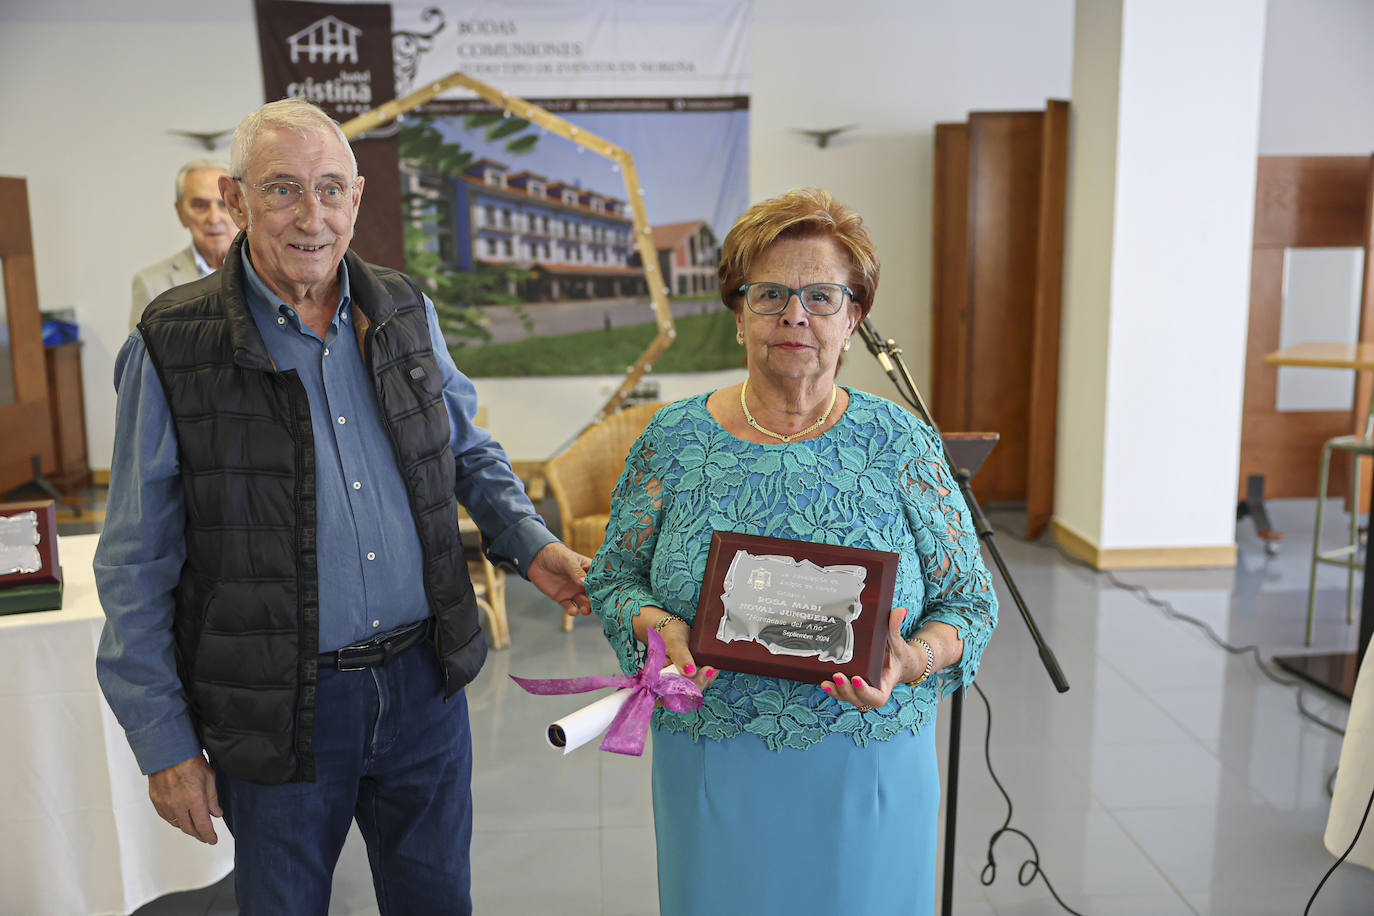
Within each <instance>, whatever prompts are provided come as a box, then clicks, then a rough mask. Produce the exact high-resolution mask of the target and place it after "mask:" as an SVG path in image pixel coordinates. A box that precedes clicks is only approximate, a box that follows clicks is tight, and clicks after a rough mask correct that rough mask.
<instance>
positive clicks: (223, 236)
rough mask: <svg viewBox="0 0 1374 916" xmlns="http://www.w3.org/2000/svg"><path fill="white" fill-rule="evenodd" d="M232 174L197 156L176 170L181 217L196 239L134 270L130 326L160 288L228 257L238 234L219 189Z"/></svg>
mask: <svg viewBox="0 0 1374 916" xmlns="http://www.w3.org/2000/svg"><path fill="white" fill-rule="evenodd" d="M228 174H229V171H228V169H226V168H225V167H224V166H223V165H221V164H220V163H218V162H216V161H215V160H213V159H193V160H192V161H190V162H188V163H186V164H185V165H183V166H182V167H181V168H180V169H179V170H178V171H177V179H176V191H177V197H176V211H177V219H179V220H181V224H182V225H183V226H185V227H186V228H187V229H188V230H190V232H191V244H190V245H188V246H187V247H186V248H183V249H182V250H181V251H178V252H177V253H176V254H174V255H172V256H171V257H170V258H167V259H165V260H162V261H158V262H157V263H156V264H153V265H152V266H150V267H145V268H143V269H142V270H140V271H139V272H138V273H136V274H134V303H133V309H132V310H131V312H130V315H129V327H130V329H132V328H134V327H136V326H137V325H138V319H140V318H142V317H143V310H144V309H145V308H147V307H148V303H150V302H152V301H153V300H154V299H156V298H157V297H158V296H159V295H160V294H162V293H164V292H166V291H167V290H169V289H171V288H172V287H173V286H180V285H181V284H183V283H190V282H191V281H192V280H198V279H200V278H201V277H204V276H206V275H207V274H210V273H212V272H214V271H216V270H219V267H220V265H221V264H223V263H224V256H225V255H226V254H228V252H229V244H230V243H231V242H233V241H234V236H235V235H237V234H238V229H237V227H235V226H234V221H233V220H232V219H230V217H229V208H228V207H226V206H225V205H224V199H223V198H222V197H220V193H219V180H220V178H222V177H226V176H228Z"/></svg>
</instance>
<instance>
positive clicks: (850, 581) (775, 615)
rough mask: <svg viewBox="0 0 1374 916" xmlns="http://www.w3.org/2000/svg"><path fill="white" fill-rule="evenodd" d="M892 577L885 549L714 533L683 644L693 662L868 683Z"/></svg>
mask: <svg viewBox="0 0 1374 916" xmlns="http://www.w3.org/2000/svg"><path fill="white" fill-rule="evenodd" d="M896 579H897V554H895V553H887V552H884V551H880V550H867V549H864V548H860V547H838V546H835V545H833V544H815V543H812V542H810V541H793V540H787V539H784V538H770V537H761V536H757V535H747V534H737V533H734V532H729V531H717V532H715V533H714V534H712V535H711V550H710V553H709V554H708V555H707V559H706V575H705V578H704V579H703V581H702V587H701V598H700V600H699V601H698V602H697V616H696V620H695V621H694V623H693V625H692V633H691V637H690V639H689V641H688V647H689V648H690V649H691V651H692V658H693V659H694V660H695V661H696V663H697V665H699V666H700V665H712V666H714V667H716V668H721V669H723V670H726V671H740V672H744V673H747V674H761V675H766V676H768V677H780V678H786V679H788V680H793V681H803V682H806V683H816V684H819V683H820V682H821V681H823V680H826V679H828V678H830V677H831V676H832V675H834V674H835V673H836V672H840V673H842V674H844V675H846V676H847V677H862V678H863V679H864V680H865V681H867V682H868V683H869V684H877V683H878V682H879V681H880V680H881V678H882V670H883V661H884V657H885V654H886V649H887V627H888V617H889V614H890V613H891V611H892V592H893V587H894V584H895V582H896Z"/></svg>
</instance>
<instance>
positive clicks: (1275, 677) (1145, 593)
mask: <svg viewBox="0 0 1374 916" xmlns="http://www.w3.org/2000/svg"><path fill="white" fill-rule="evenodd" d="M1002 535H1006V536H1007V537H1010V538H1011V539H1012V540H1014V541H1020V542H1021V543H1022V544H1029V545H1030V546H1032V547H1039V548H1040V549H1042V550H1054V551H1056V552H1057V553H1058V554H1059V555H1060V556H1061V557H1063V558H1064V559H1065V560H1067V561H1068V562H1069V563H1070V564H1071V565H1073V566H1077V567H1079V568H1081V569H1085V570H1087V571H1088V572H1090V573H1092V574H1093V575H1094V576H1105V577H1106V579H1107V581H1108V582H1110V583H1111V584H1112V585H1114V586H1116V587H1117V588H1119V589H1121V590H1122V591H1127V592H1131V593H1132V594H1134V595H1135V596H1136V597H1137V598H1139V599H1140V600H1141V601H1144V602H1145V603H1146V604H1150V605H1153V606H1154V607H1157V608H1159V609H1160V611H1162V612H1163V613H1164V616H1166V617H1168V618H1170V619H1173V620H1179V621H1182V622H1183V623H1187V624H1191V625H1193V626H1195V627H1197V628H1198V629H1199V630H1201V631H1202V632H1203V635H1205V636H1206V637H1207V638H1208V639H1209V640H1211V641H1212V642H1213V643H1214V644H1215V645H1216V646H1218V647H1219V648H1221V649H1222V650H1224V651H1226V652H1228V653H1230V654H1231V655H1249V656H1251V657H1252V658H1253V659H1254V660H1255V666H1256V667H1257V668H1259V670H1260V673H1261V674H1263V675H1264V676H1265V677H1267V678H1269V680H1271V681H1273V682H1274V683H1276V684H1281V685H1283V686H1284V687H1296V688H1297V701H1298V714H1299V715H1301V716H1302V717H1303V718H1305V719H1310V720H1311V721H1313V722H1315V723H1316V724H1317V725H1320V726H1321V727H1322V728H1324V729H1326V730H1327V731H1331V732H1335V733H1336V734H1338V735H1344V734H1345V729H1343V728H1341V727H1340V726H1338V725H1332V724H1331V723H1330V722H1327V721H1326V720H1325V719H1323V718H1321V717H1320V716H1318V715H1317V714H1316V713H1313V712H1311V711H1310V710H1308V708H1307V707H1306V706H1304V705H1303V702H1302V699H1303V683H1302V681H1299V680H1297V679H1296V678H1290V677H1284V676H1283V675H1281V674H1278V673H1276V672H1274V671H1272V670H1270V668H1269V666H1268V665H1267V664H1265V662H1264V658H1263V656H1261V655H1260V647H1259V646H1257V645H1248V646H1234V645H1232V644H1231V643H1228V642H1227V641H1226V640H1224V639H1222V638H1221V637H1220V636H1219V635H1218V634H1217V631H1216V630H1214V629H1212V626H1211V624H1209V623H1207V621H1205V620H1199V619H1198V618H1196V617H1192V616H1189V615H1188V614H1185V613H1183V612H1182V611H1180V610H1178V609H1177V608H1175V607H1174V606H1173V605H1172V604H1171V603H1170V602H1168V601H1166V600H1164V599H1162V598H1156V597H1155V596H1154V594H1153V593H1151V591H1150V590H1149V589H1148V588H1146V587H1145V586H1143V585H1134V584H1132V583H1130V582H1123V581H1121V580H1120V579H1119V578H1117V576H1116V573H1115V572H1113V571H1112V570H1110V569H1098V568H1097V567H1095V566H1093V565H1092V564H1091V563H1088V562H1086V561H1084V560H1081V559H1079V558H1078V557H1076V556H1074V555H1073V554H1071V553H1069V552H1068V551H1067V550H1065V549H1064V548H1063V547H1062V546H1061V545H1059V544H1055V543H1050V544H1046V543H1044V542H1042V541H1040V540H1031V539H1030V538H1026V537H1022V536H1020V535H1018V534H1013V533H1011V532H1010V531H1004V530H1001V529H999V530H998V531H997V536H998V537H1001V536H1002Z"/></svg>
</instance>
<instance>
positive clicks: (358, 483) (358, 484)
mask: <svg viewBox="0 0 1374 916" xmlns="http://www.w3.org/2000/svg"><path fill="white" fill-rule="evenodd" d="M362 488H363V485H362V481H358V480H355V481H353V489H355V490H361V489H362Z"/></svg>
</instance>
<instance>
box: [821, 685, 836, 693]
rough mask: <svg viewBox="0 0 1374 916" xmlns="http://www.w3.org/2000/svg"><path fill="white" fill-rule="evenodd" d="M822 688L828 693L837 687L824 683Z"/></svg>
mask: <svg viewBox="0 0 1374 916" xmlns="http://www.w3.org/2000/svg"><path fill="white" fill-rule="evenodd" d="M821 689H822V690H824V691H825V692H826V693H831V692H832V691H834V689H835V688H834V687H831V686H830V685H829V684H822V685H821Z"/></svg>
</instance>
